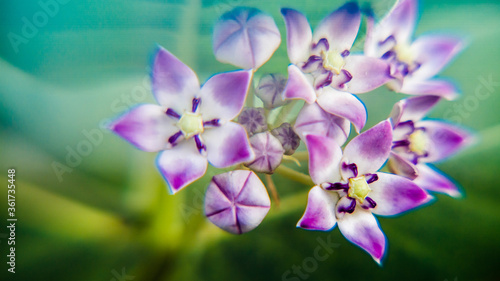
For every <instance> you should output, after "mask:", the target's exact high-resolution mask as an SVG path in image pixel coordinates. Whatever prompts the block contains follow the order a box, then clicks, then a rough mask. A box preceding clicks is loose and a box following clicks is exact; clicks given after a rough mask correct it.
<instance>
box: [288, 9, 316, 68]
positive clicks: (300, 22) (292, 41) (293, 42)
mask: <svg viewBox="0 0 500 281" xmlns="http://www.w3.org/2000/svg"><path fill="white" fill-rule="evenodd" d="M281 14H282V15H283V18H284V19H285V25H286V45H287V50H288V58H289V59H290V62H291V63H294V64H296V63H299V62H304V61H306V60H307V57H308V56H309V51H310V48H311V43H312V32H311V27H310V26H309V22H308V21H307V18H306V17H305V16H304V15H303V14H302V13H300V12H299V11H296V10H294V9H288V8H283V9H281Z"/></svg>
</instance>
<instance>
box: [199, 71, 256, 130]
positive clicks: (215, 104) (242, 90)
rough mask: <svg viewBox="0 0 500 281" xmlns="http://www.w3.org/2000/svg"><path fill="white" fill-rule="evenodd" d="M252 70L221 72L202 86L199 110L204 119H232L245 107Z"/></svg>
mask: <svg viewBox="0 0 500 281" xmlns="http://www.w3.org/2000/svg"><path fill="white" fill-rule="evenodd" d="M252 75H253V73H252V71H251V70H240V71H231V72H224V73H219V74H216V75H214V76H212V77H211V78H210V79H208V81H207V82H206V83H205V84H204V85H203V87H202V88H201V93H200V96H199V97H200V98H201V104H200V106H199V108H200V109H199V112H200V113H201V114H202V116H203V120H212V119H222V120H232V119H233V118H235V117H236V116H237V115H238V114H239V113H240V111H241V109H242V108H243V105H244V103H245V99H246V97H247V93H248V88H249V87H250V82H251V80H252Z"/></svg>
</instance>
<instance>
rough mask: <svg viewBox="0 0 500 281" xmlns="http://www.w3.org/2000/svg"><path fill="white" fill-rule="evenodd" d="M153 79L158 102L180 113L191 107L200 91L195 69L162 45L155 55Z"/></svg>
mask: <svg viewBox="0 0 500 281" xmlns="http://www.w3.org/2000/svg"><path fill="white" fill-rule="evenodd" d="M151 80H152V81H151V82H152V90H153V94H154V96H155V98H156V100H157V101H158V103H159V104H161V105H163V106H165V107H168V108H172V109H174V110H176V111H177V112H179V113H182V112H183V111H184V110H187V109H189V108H191V101H192V99H193V97H194V96H195V95H197V94H198V92H199V91H200V83H199V81H198V77H197V76H196V74H195V73H194V72H193V70H192V69H191V68H189V67H188V66H187V65H185V64H184V63H183V62H181V61H180V60H179V59H178V58H176V57H175V56H174V55H172V54H171V53H170V52H169V51H167V50H165V49H164V48H162V47H158V51H157V53H156V55H155V58H154V62H153V70H152V74H151Z"/></svg>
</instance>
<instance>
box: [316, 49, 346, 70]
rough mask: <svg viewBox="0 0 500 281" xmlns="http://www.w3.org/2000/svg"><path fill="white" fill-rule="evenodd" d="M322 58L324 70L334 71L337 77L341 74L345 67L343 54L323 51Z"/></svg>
mask: <svg viewBox="0 0 500 281" xmlns="http://www.w3.org/2000/svg"><path fill="white" fill-rule="evenodd" d="M321 57H322V58H323V68H325V69H326V70H330V71H333V72H335V74H337V75H339V74H340V71H341V70H342V68H343V67H344V65H345V61H344V58H343V57H342V54H341V53H339V52H337V51H335V50H329V51H326V52H325V51H321Z"/></svg>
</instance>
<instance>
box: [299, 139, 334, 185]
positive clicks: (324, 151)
mask: <svg viewBox="0 0 500 281" xmlns="http://www.w3.org/2000/svg"><path fill="white" fill-rule="evenodd" d="M305 143H306V146H307V151H308V152H309V174H310V175H311V178H312V180H313V182H314V183H315V184H322V183H325V182H329V183H335V182H338V181H340V179H341V177H340V159H341V158H342V149H341V148H340V146H339V145H338V144H337V143H336V142H335V141H334V140H332V139H330V138H327V137H324V136H316V135H306V136H305Z"/></svg>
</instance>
